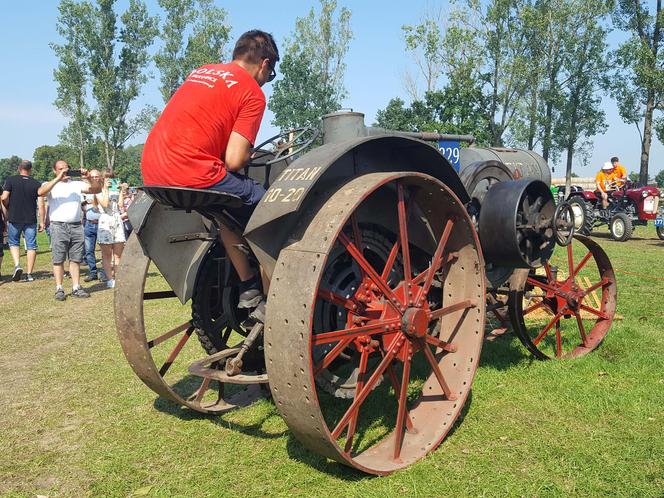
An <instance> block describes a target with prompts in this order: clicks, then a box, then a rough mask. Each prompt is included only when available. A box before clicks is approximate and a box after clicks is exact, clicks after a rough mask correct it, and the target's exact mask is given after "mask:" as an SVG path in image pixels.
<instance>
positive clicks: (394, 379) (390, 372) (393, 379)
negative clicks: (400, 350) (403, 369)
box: [387, 363, 413, 432]
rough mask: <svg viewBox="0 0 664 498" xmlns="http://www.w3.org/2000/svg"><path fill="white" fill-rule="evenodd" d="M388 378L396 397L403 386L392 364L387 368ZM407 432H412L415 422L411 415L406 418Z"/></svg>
mask: <svg viewBox="0 0 664 498" xmlns="http://www.w3.org/2000/svg"><path fill="white" fill-rule="evenodd" d="M387 376H388V377H389V378H390V383H391V384H392V388H393V389H394V395H395V396H397V395H398V393H400V392H401V384H399V380H398V379H397V374H396V373H394V366H393V365H392V364H391V363H390V364H389V365H388V366H387ZM406 430H407V431H409V432H412V430H413V421H412V420H411V419H410V414H408V416H407V417H406Z"/></svg>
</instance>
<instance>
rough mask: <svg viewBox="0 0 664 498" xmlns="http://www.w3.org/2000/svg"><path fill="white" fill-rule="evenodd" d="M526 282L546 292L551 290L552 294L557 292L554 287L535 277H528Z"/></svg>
mask: <svg viewBox="0 0 664 498" xmlns="http://www.w3.org/2000/svg"><path fill="white" fill-rule="evenodd" d="M528 283H529V284H531V285H534V286H535V287H539V288H540V289H543V290H545V291H548V292H553V293H554V294H557V293H558V291H557V290H556V288H555V287H551V286H550V285H549V284H545V283H544V282H540V281H539V280H537V279H536V278H531V277H528Z"/></svg>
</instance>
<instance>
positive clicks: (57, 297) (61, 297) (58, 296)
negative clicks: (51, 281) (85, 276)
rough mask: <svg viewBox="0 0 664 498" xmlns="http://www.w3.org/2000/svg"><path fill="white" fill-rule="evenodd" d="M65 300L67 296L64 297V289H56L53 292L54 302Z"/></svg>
mask: <svg viewBox="0 0 664 498" xmlns="http://www.w3.org/2000/svg"><path fill="white" fill-rule="evenodd" d="M65 299H67V296H65V291H64V289H58V290H56V291H55V300H56V301H64V300H65Z"/></svg>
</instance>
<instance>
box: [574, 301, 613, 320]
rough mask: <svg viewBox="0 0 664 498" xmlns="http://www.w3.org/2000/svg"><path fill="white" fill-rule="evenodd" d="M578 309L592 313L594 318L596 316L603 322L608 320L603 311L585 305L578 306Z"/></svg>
mask: <svg viewBox="0 0 664 498" xmlns="http://www.w3.org/2000/svg"><path fill="white" fill-rule="evenodd" d="M579 308H581V309H582V310H585V311H587V312H588V313H592V314H593V315H595V316H598V317H600V318H604V319H605V320H608V319H609V317H608V316H607V315H606V313H604V312H603V311H600V310H596V309H595V308H591V307H590V306H586V305H585V304H579Z"/></svg>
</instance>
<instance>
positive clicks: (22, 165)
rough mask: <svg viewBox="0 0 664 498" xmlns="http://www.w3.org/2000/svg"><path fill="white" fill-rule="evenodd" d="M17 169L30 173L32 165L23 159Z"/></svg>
mask: <svg viewBox="0 0 664 498" xmlns="http://www.w3.org/2000/svg"><path fill="white" fill-rule="evenodd" d="M18 169H24V170H26V171H30V170H31V169H32V163H31V162H30V161H28V160H27V159H24V160H23V161H21V162H20V163H19V165H18Z"/></svg>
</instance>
